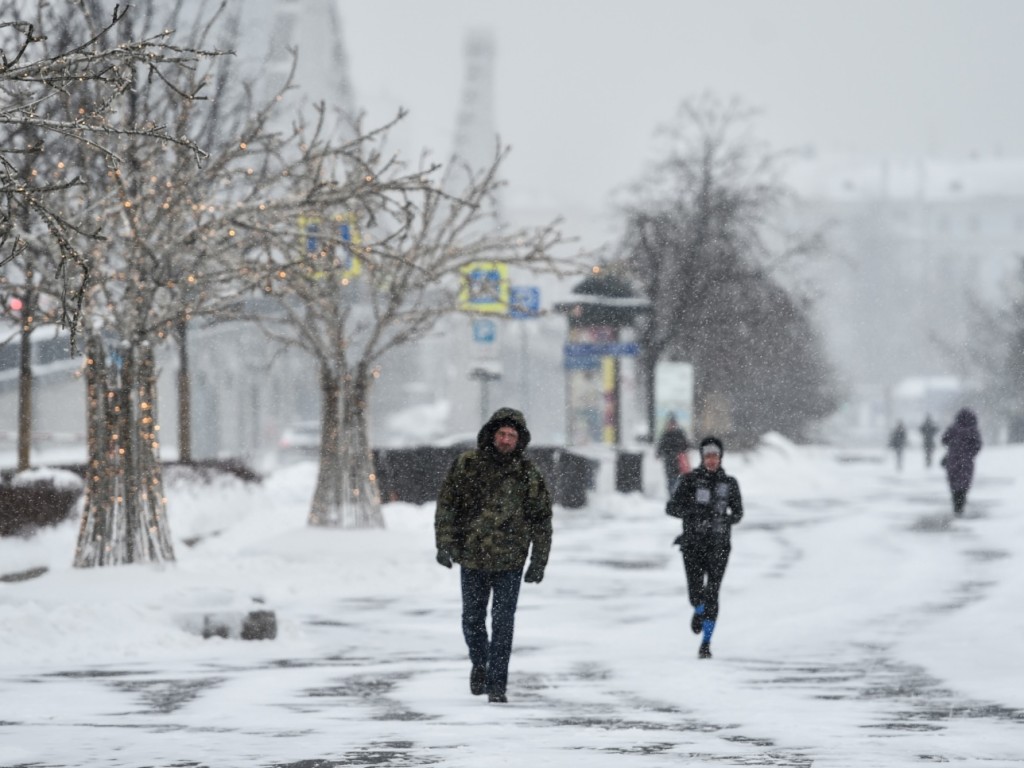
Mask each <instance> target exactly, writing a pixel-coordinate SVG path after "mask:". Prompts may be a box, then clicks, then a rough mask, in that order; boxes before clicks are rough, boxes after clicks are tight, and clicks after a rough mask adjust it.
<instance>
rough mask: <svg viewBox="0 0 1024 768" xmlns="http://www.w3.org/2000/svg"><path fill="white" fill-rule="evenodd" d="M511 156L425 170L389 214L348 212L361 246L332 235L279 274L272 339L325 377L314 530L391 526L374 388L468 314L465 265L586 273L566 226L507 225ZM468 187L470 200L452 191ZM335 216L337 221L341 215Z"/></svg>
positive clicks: (385, 210)
mask: <svg viewBox="0 0 1024 768" xmlns="http://www.w3.org/2000/svg"><path fill="white" fill-rule="evenodd" d="M506 154H507V150H500V151H498V152H497V154H496V157H495V160H494V162H493V163H492V164H491V165H490V167H488V168H486V169H484V170H482V171H481V172H478V173H472V172H470V171H468V170H467V169H464V168H459V167H458V166H456V165H451V166H449V167H448V169H447V173H446V175H445V177H443V178H438V174H439V169H438V168H437V167H436V166H433V165H430V166H423V165H421V170H418V171H416V172H415V173H414V174H413V175H412V178H416V179H420V180H421V183H420V184H418V185H409V186H406V187H404V188H402V189H401V190H395V194H394V195H393V196H392V198H391V200H390V201H389V202H388V203H387V204H385V205H383V206H381V207H379V208H378V209H376V210H358V209H353V208H349V209H344V210H342V209H336V210H335V213H336V214H339V215H341V214H350V215H351V216H352V219H351V220H352V221H353V222H354V223H355V224H356V225H357V226H358V230H359V232H360V237H359V239H358V241H357V240H353V239H349V240H347V241H346V240H344V239H342V238H341V237H340V236H339V235H338V234H337V233H335V234H334V235H333V236H332V235H330V234H328V235H327V236H326V237H325V238H324V239H323V240H322V241H321V242H320V244H319V246H318V247H317V249H315V250H314V252H313V253H311V254H310V257H309V258H308V259H307V260H306V261H305V262H304V263H302V264H300V265H295V266H293V267H292V268H291V269H282V270H280V271H279V273H278V274H277V276H276V279H275V280H274V283H273V286H274V287H273V291H274V293H276V294H278V295H280V296H281V297H282V299H283V301H282V315H281V316H280V317H279V318H278V320H279V321H280V322H279V323H278V324H277V325H276V326H275V325H273V324H270V325H267V330H268V333H270V334H271V335H272V336H273V337H275V338H277V339H279V340H281V341H283V342H285V343H297V344H299V345H301V346H302V347H303V348H304V349H306V350H307V351H308V352H309V353H310V354H311V355H312V357H313V358H314V360H315V361H316V363H317V366H318V369H319V375H320V388H321V398H322V407H321V418H322V427H321V448H320V465H319V474H318V477H317V484H316V490H315V492H314V496H313V502H312V506H311V508H310V514H309V522H310V524H311V525H325V526H338V527H347V528H367V527H383V525H384V521H383V516H382V514H381V508H380V496H379V492H378V487H377V482H376V475H375V470H374V465H373V461H372V457H371V451H370V443H369V433H368V423H367V414H368V403H369V393H370V388H371V386H372V384H373V382H374V380H375V378H376V377H377V376H378V375H379V364H380V361H381V358H382V357H383V356H384V355H385V354H386V353H387V352H389V351H391V350H394V349H396V348H398V347H401V346H403V345H407V344H410V343H413V342H415V341H416V340H418V339H421V338H422V337H423V336H424V335H425V334H427V333H428V332H429V331H430V330H431V329H433V328H434V327H435V326H436V325H437V323H438V322H439V321H440V320H441V318H442V317H445V316H446V315H450V314H452V313H455V312H458V311H459V304H458V300H457V297H458V294H459V291H460V288H461V282H460V275H461V272H462V270H463V269H464V268H466V267H467V266H469V265H471V264H472V263H474V262H477V261H481V260H487V261H500V262H504V263H505V264H507V265H509V266H510V267H514V266H519V267H524V268H527V269H531V270H535V271H548V272H559V271H570V270H571V271H574V272H575V271H576V270H577V267H576V264H575V262H574V261H573V260H572V259H571V258H568V257H562V256H559V255H557V254H556V252H555V246H556V245H557V244H558V243H559V242H560V241H561V239H562V238H561V234H560V232H559V230H558V228H557V222H552V223H551V224H549V225H547V226H542V227H539V228H536V229H530V228H522V229H516V230H504V229H502V228H500V227H499V226H498V225H497V222H496V220H495V218H494V208H493V205H492V201H493V197H494V194H495V192H496V191H497V189H498V188H499V187H500V186H501V184H502V182H501V180H500V177H499V170H500V167H501V163H502V161H503V160H504V158H505V156H506ZM463 174H464V175H463ZM459 178H462V179H463V182H462V183H461V184H460V183H459V180H458V179H459ZM460 186H461V191H460V192H454V193H453V192H448V191H446V190H458V189H459V187H460ZM324 214H325V215H324V216H323V221H324V223H325V225H328V224H330V222H331V221H332V217H331V215H330V212H329V211H325V212H324ZM324 229H327V227H326V226H325V227H324Z"/></svg>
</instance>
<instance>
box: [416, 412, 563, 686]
mask: <svg viewBox="0 0 1024 768" xmlns="http://www.w3.org/2000/svg"><path fill="white" fill-rule="evenodd" d="M476 444H477V447H476V450H472V451H466V452H465V453H462V454H461V455H460V456H459V457H458V458H457V459H456V460H455V463H454V464H453V465H452V468H451V469H450V470H449V472H448V476H447V477H445V479H444V483H442V485H441V490H440V493H439V494H438V497H437V511H436V513H435V516H434V532H435V538H436V541H437V562H439V563H440V564H441V565H443V566H444V567H445V568H451V567H452V563H453V562H454V563H458V564H459V565H460V566H462V571H461V574H460V577H461V582H462V634H463V636H464V637H465V640H466V646H467V647H468V648H469V659H470V663H471V664H472V668H471V670H470V674H469V690H470V692H471V693H473V694H474V695H479V694H482V693H486V694H487V700H488V701H490V702H496V703H504V702H506V701H507V698H506V694H505V688H506V683H507V682H508V664H509V658H510V657H511V655H512V633H513V630H514V628H515V617H516V605H517V604H518V602H519V584H520V582H522V581H526V582H528V583H533V584H539V583H540V581H541V579H543V578H544V568H545V567H546V566H547V562H548V554H549V553H550V552H551V496H550V494H549V493H548V489H547V485H546V484H545V482H544V477H543V476H542V475H541V473H540V471H539V470H538V469H537V467H536V466H534V464H533V462H531V461H530V460H529V459H527V458H526V457H525V456H523V451H524V450H526V446H527V445H529V444H530V431H529V430H528V429H527V428H526V419H525V418H523V414H522V413H520V412H519V411H517V410H514V409H512V408H499V409H498V410H497V411H495V413H494V415H493V416H491V418H490V419H489V420H488V421H487V423H486V424H484V425H483V427H481V428H480V432H479V434H478V435H477V439H476ZM527 555H529V558H530V565H529V567H527V568H526V573H525V574H524V573H523V567H524V566H526V558H527ZM488 603H490V606H491V632H490V636H488V633H487V606H488Z"/></svg>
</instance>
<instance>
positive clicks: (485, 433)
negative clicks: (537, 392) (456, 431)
mask: <svg viewBox="0 0 1024 768" xmlns="http://www.w3.org/2000/svg"><path fill="white" fill-rule="evenodd" d="M505 426H509V427H512V428H513V429H515V431H516V432H518V433H519V442H518V443H517V444H516V449H515V451H514V452H513V453H514V454H515V455H517V456H519V455H522V453H523V451H525V450H526V446H528V445H529V444H530V430H529V429H527V428H526V417H524V416H523V414H522V412H520V411H517V410H516V409H515V408H499V409H498V410H496V411H495V412H494V414H493V415H492V416H491V418H489V419H488V420H487V423H486V424H484V425H483V426H482V427H480V432H479V433H478V434H477V436H476V446H477V448H479V449H481V450H485V449H488V448H493V447H494V433H495V432H497V431H498V430H499V429H501V427H505Z"/></svg>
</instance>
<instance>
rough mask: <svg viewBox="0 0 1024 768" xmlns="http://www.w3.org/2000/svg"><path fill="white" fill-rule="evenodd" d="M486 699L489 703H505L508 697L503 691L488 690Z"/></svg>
mask: <svg viewBox="0 0 1024 768" xmlns="http://www.w3.org/2000/svg"><path fill="white" fill-rule="evenodd" d="M487 701H488V703H490V704H507V703H508V697H507V696H505V692H504V691H488V693H487Z"/></svg>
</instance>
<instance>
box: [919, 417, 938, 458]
mask: <svg viewBox="0 0 1024 768" xmlns="http://www.w3.org/2000/svg"><path fill="white" fill-rule="evenodd" d="M938 433H939V427H938V426H937V425H936V424H935V422H934V421H932V417H931V414H928V415H926V416H925V417H924V422H923V423H922V424H921V445H922V446H923V447H924V465H925V467H930V466H931V465H932V454H934V453H935V435H937V434H938Z"/></svg>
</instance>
